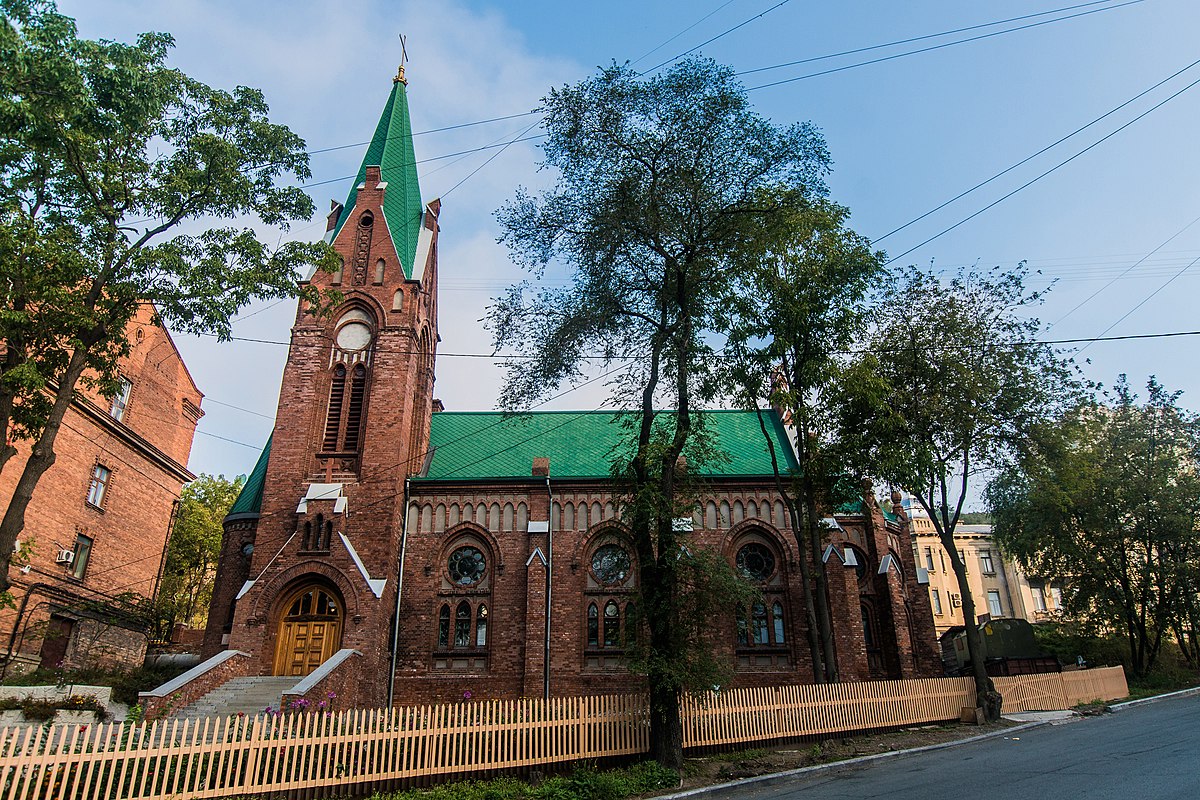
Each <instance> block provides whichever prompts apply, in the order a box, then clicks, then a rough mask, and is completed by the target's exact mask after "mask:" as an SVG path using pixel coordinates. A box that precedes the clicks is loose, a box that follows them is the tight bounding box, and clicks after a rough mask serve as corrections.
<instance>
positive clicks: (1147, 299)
mask: <svg viewBox="0 0 1200 800" xmlns="http://www.w3.org/2000/svg"><path fill="white" fill-rule="evenodd" d="M1197 263H1200V257H1197V258H1196V259H1195V260H1194V261H1192V263H1190V264H1188V265H1186V266H1185V267H1184V268H1183V269H1181V270H1179V271H1178V272H1176V273H1175V274H1174V275H1172V276H1171V277H1170V278H1168V279H1167V280H1166V281H1165V282H1164V283H1163V284H1162V285H1161V286H1159V287H1158V288H1157V289H1155V290H1154V291H1153V292H1151V293H1150V294H1148V295H1146V296H1145V297H1144V298H1142V301H1141V302H1140V303H1138V304H1137V305H1136V306H1134V307H1133V308H1131V309H1129V310H1128V311H1126V312H1125V313H1124V314H1122V315H1121V317H1120V318H1119V319H1118V320H1117V321H1116V322H1113V323H1112V324H1111V325H1109V326H1108V327H1107V328H1105V329H1104V330H1103V331H1101V332H1100V335H1101V336H1103V335H1104V334H1106V333H1108V332H1109V331H1111V330H1112V329H1113V328H1115V327H1117V326H1118V325H1120V324H1121V323H1122V322H1124V321H1125V320H1126V319H1128V317H1129V315H1130V314H1132V313H1133V312H1135V311H1137V310H1138V309H1139V308H1141V307H1142V306H1144V305H1146V303H1148V302H1150V300H1151V299H1152V298H1153V297H1155V296H1156V295H1157V294H1158V293H1159V292H1161V291H1162V290H1163V289H1165V288H1167V287H1168V286H1170V285H1171V284H1172V283H1174V282H1175V279H1176V278H1178V277H1179V276H1181V275H1183V273H1185V272H1187V271H1188V270H1189V269H1191V268H1192V267H1193V266H1195V265H1196V264H1197ZM1097 341H1099V339H1098V340H1097ZM1091 346H1092V342H1088V343H1087V344H1086V345H1084V346H1083V347H1081V348H1080V349H1079V351H1078V352H1079V353H1082V352H1083V351H1084V350H1087V349H1088V348H1089V347H1091Z"/></svg>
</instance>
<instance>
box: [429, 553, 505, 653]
mask: <svg viewBox="0 0 1200 800" xmlns="http://www.w3.org/2000/svg"><path fill="white" fill-rule="evenodd" d="M441 560H442V579H441V589H440V590H439V595H440V598H439V601H438V605H437V606H436V608H437V629H436V631H437V637H436V642H435V644H434V646H433V653H432V657H433V668H434V669H435V670H455V671H472V672H481V671H486V670H487V666H488V653H487V651H488V647H489V644H490V637H491V635H492V633H493V631H492V611H493V608H492V599H491V582H492V573H493V564H492V552H491V550H490V548H489V547H488V546H487V543H486V542H485V541H483V540H482V539H481V538H480V537H477V536H474V535H467V536H451V537H450V541H448V542H447V545H446V548H445V549H444V550H443V551H442V556H441Z"/></svg>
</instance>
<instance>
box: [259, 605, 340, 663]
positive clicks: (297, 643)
mask: <svg viewBox="0 0 1200 800" xmlns="http://www.w3.org/2000/svg"><path fill="white" fill-rule="evenodd" d="M342 616H343V614H342V604H341V602H340V601H339V600H338V598H337V596H336V595H335V594H334V593H333V591H332V590H331V589H329V588H328V587H326V586H324V585H322V584H315V583H310V584H307V585H305V586H301V587H300V588H299V589H297V590H296V591H294V592H292V593H291V594H290V595H288V598H287V600H285V601H284V603H283V609H282V614H281V615H280V618H279V636H278V638H277V639H276V642H275V670H274V671H275V674H276V675H291V676H296V677H302V676H304V675H307V674H309V673H310V672H312V671H313V670H314V669H316V668H317V667H318V666H320V665H321V662H323V661H324V660H325V659H327V658H329V657H330V656H331V655H333V654H334V653H336V652H337V650H338V648H339V647H341V643H342Z"/></svg>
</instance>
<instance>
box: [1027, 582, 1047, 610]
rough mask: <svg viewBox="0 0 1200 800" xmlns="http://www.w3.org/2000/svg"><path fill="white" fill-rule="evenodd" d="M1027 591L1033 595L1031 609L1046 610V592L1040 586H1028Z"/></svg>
mask: <svg viewBox="0 0 1200 800" xmlns="http://www.w3.org/2000/svg"><path fill="white" fill-rule="evenodd" d="M1029 591H1031V592H1032V593H1033V609H1034V611H1045V610H1046V590H1045V589H1043V588H1042V587H1040V586H1030V587H1029Z"/></svg>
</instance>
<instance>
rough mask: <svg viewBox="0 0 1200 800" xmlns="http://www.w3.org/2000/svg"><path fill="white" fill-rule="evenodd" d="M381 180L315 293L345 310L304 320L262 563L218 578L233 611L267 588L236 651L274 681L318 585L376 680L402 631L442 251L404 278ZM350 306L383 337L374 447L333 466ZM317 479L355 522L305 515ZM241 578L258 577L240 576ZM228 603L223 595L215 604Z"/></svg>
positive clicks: (265, 514)
mask: <svg viewBox="0 0 1200 800" xmlns="http://www.w3.org/2000/svg"><path fill="white" fill-rule="evenodd" d="M378 183H379V174H378V170H377V169H371V168H369V169H368V174H367V178H366V185H365V187H364V188H363V189H361V190H360V191H359V192H358V198H357V202H356V207H355V210H354V213H353V214H352V216H351V218H350V219H349V220H348V221H347V223H346V225H345V226H344V227H343V230H342V233H341V235H340V236H339V237H338V239H337V240H335V241H334V244H333V246H334V249H335V250H337V251H338V253H339V254H340V255H341V256H342V258H343V260H344V263H345V267H344V269H343V272H342V274H341V275H340V276H338V275H329V274H325V273H318V274H317V275H315V276H314V277H313V279H312V283H313V285H314V286H316V287H319V288H327V287H333V288H337V289H339V290H340V291H341V292H342V293H343V294H344V295H345V298H346V303H345V305H344V306H343V307H341V308H340V309H338V310H336V311H335V312H334V313H333V314H332V315H331V316H330V317H328V318H317V317H314V316H312V315H309V314H307V313H306V312H305V311H303V310H300V311H298V313H297V316H296V323H295V325H294V327H293V329H292V347H291V350H290V351H289V357H288V362H287V365H286V367H285V369H284V377H283V388H282V390H281V391H280V396H279V406H278V411H277V414H276V424H275V432H274V436H273V439H272V448H271V457H270V461H269V464H268V466H267V473H266V483H265V491H264V493H263V502H262V511H261V516H260V518H259V520H258V523H257V529H256V530H255V532H254V554H253V557H252V558H251V560H250V563H249V564H248V566H247V565H240V564H238V563H237V559H236V557H234V556H233V555H232V553H230V554H228V555H226V557H225V558H224V559H223V562H222V568H221V577H220V578H219V579H218V588H219V590H220V596H221V598H222V602H224V598H225V597H226V596H227V595H228V594H229V590H230V589H231V588H233V587H235V586H236V587H239V588H240V586H241V584H242V582H243V581H244V580H245V578H242V577H241V576H242V575H246V576H248V577H249V578H250V579H253V580H255V581H256V583H255V585H254V587H253V588H252V589H250V591H249V592H248V593H247V594H246V595H245V596H244V597H243V598H242V599H241V600H239V601H238V602H237V604H236V612H235V617H234V623H233V630H232V634H231V637H230V641H229V647H232V648H235V649H240V650H244V651H247V652H252V653H255V654H256V657H257V658H256V669H257V671H259V672H261V673H269V672H271V671H272V670H273V667H274V663H273V662H274V655H275V645H276V641H275V639H276V635H277V631H278V619H279V616H280V613H281V611H282V609H281V608H280V607H279V603H280V598H281V596H282V595H283V594H286V593H287V592H288V591H289V590H290V589H291V588H292V587H295V586H299V585H302V584H303V583H305V582H309V581H313V580H319V581H322V582H324V583H325V584H326V585H327V586H328V587H330V588H332V589H333V590H334V592H335V594H337V595H338V596H339V598H340V599H341V601H342V602H343V604H344V624H343V629H342V641H341V645H340V646H341V647H349V648H353V649H356V650H358V651H360V652H361V653H362V654H363V661H362V667H361V668H362V669H363V671H364V672H365V674H370V675H384V674H387V670H388V669H389V667H390V654H389V651H390V641H391V640H390V635H389V634H390V630H391V624H392V615H393V610H394V602H395V582H396V579H397V565H398V563H399V550H400V528H401V526H400V524H399V517H400V515H401V513H402V511H401V508H402V506H403V486H404V479H405V478H406V477H407V476H408V475H409V474H411V473H412V472H415V471H416V470H418V469H419V468H420V466H421V463H422V457H423V455H424V451H425V448H426V447H427V444H428V436H429V416H430V414H431V413H432V412H431V406H432V401H433V370H432V364H433V350H434V349H435V348H436V342H437V324H436V320H437V314H436V296H437V264H436V247H435V248H434V249H433V250H432V251H431V256H430V263H428V264H427V265H426V269H425V273H424V279H423V280H422V281H421V282H420V283H417V282H415V281H407V280H405V279H404V277H403V272H402V270H401V265H400V261H399V258H398V257H397V254H396V252H395V250H394V248H393V246H392V243H391V239H390V237H389V236H388V233H387V231H388V229H387V225H385V224H384V218H383V211H382V202H383V194H384V191H385V189H381V188H379V186H378ZM367 210H371V211H373V212H374V215H375V220H376V223H375V225H374V226H373V227H372V229H371V233H370V245H369V248H368V249H369V257H368V263H367V270H366V280H365V281H363V282H362V283H361V284H357V283H355V281H354V277H353V275H354V269H353V268H354V265H355V259H356V258H357V257H358V255H357V253H358V252H359V251H358V250H357V248H356V243H355V233H356V227H357V225H358V219H359V217H360V216H361V214H362V213H363V212H364V211H367ZM425 224H426V226H427V227H429V228H430V229H431V230H433V231H434V234H435V235H434V243H435V245H436V227H437V221H436V218H434V216H433V215H432V214H431V213H430V214H427V215H426V219H425ZM378 259H382V260H383V261H384V264H385V269H384V280H383V281H382V282H381V283H378V284H376V283H375V282H374V278H375V263H376V261H377V260H378ZM339 277H340V281H339V280H338V279H339ZM397 292H400V293H401V295H402V302H401V303H400V306H401V307H400V308H399V309H396V308H395V305H396V303H395V302H394V300H395V295H396V293H397ZM350 308H359V309H362V310H364V311H366V313H367V314H368V315H370V316H371V317H372V318H373V319H374V322H375V325H374V328H375V330H376V336H375V341H374V345H373V350H372V352H371V355H370V362H369V372H368V380H367V391H366V404H365V411H364V415H363V420H364V421H363V433H362V446H361V449H360V451H359V452H358V453H357V454H349V455H348V456H347V457H345V458H327V457H323V456H322V455H321V453H322V452H323V438H324V437H323V434H324V427H325V419H326V408H327V405H328V399H329V390H330V384H331V381H332V374H333V373H332V369H331V359H332V358H333V357H334V355H335V353H334V343H335V341H336V333H337V330H338V321H339V319H340V318H341V316H342V314H343V313H344V312H345V311H346V310H347V309H350ZM422 348H425V350H424V351H423V350H422ZM339 357H340V356H339ZM354 363H356V362H349V363H348V369H351V370H352V369H353V365H354ZM314 482H317V483H324V482H330V483H342V484H344V485H345V494H346V498H347V506H346V512H347V513H340V512H338V511H337V510H336V509H335V503H334V501H333V500H332V499H329V500H316V501H312V502H310V503H309V504H308V509H307V512H306V513H305V514H298V513H297V507H298V505H299V503H300V501H301V499H302V498H303V497H304V495H305V494H306V492H307V488H308V485H309V484H310V483H314ZM318 514H320V515H322V518H323V519H332V520H333V521H334V530H333V537H332V544H331V547H330V550H329V552H328V553H327V554H320V553H312V552H305V551H303V550H302V547H301V545H302V538H303V537H302V535H301V534H300V533H299V532H300V531H302V529H303V526H304V523H305V522H315V518H316V515H318ZM343 534H344V535H345V536H346V537H347V538H348V539H349V540H350V542H351V544H352V546H353V547H354V549H355V550H356V552H357V553H358V556H359V557H360V558H361V560H362V563H363V565H364V567H365V568H366V570H367V572H368V574H369V575H370V577H371V578H372V579H386V580H387V585H386V587H385V590H384V592H383V594H382V596H381V597H379V598H376V597H375V596H374V594H373V593H372V592H371V590H370V589H369V588H368V586H367V583H366V580H365V579H364V578H363V576H362V574H361V573H360V571H359V569H358V567H357V566H356V565H355V563H354V561H353V559H352V558H351V556H350V554H349V552H348V550H347V549H346V547H345V546H344V544H343V542H342V540H341V535H343ZM227 549H228V550H230V551H232V549H233V548H232V547H230V548H227ZM241 569H245V572H243V573H239V570H241ZM235 591H236V589H235ZM217 602H218V600H217V599H214V604H216V603H217ZM214 608H216V605H214ZM223 618H224V613H223V612H222V614H221V617H220V619H223ZM214 640H219V634H216V633H214V631H213V630H212V629H211V628H210V631H209V636H208V638H207V641H206V650H208V651H209V652H211V648H212V647H213V642H214ZM369 686H370V688H371V690H372V691H373V692H374V694H373V695H372V703H373V704H382V703H383V702H384V701H385V700H386V696H387V688H386V682H385V681H383V680H380V681H377V682H375V683H373V684H370V685H369Z"/></svg>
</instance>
